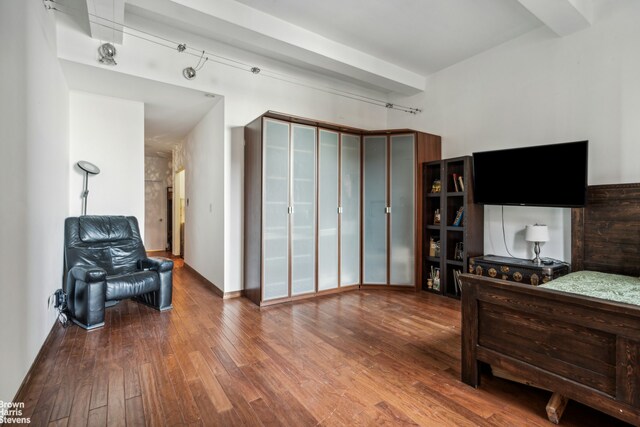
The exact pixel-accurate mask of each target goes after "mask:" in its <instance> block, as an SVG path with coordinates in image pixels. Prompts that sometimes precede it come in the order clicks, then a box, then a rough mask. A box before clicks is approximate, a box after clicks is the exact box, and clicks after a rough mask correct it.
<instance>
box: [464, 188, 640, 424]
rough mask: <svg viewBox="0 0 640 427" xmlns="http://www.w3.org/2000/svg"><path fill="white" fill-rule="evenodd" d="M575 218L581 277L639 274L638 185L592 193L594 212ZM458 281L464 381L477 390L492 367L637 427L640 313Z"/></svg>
mask: <svg viewBox="0 0 640 427" xmlns="http://www.w3.org/2000/svg"><path fill="white" fill-rule="evenodd" d="M571 217H572V218H571V219H572V227H571V228H572V229H571V232H572V242H573V243H572V265H573V270H574V271H577V270H597V271H605V272H610V273H619V274H627V275H635V276H640V184H619V185H606V186H590V187H589V188H588V191H587V205H586V206H585V207H584V208H580V209H572V214H571ZM461 279H462V380H463V381H464V382H465V383H467V384H469V385H471V386H474V387H477V386H478V385H479V384H480V375H479V374H480V366H481V365H482V364H489V363H490V364H491V365H492V367H493V369H494V370H496V369H497V370H500V371H502V372H504V373H506V375H507V376H508V375H511V376H513V377H514V378H519V379H522V380H524V381H525V382H527V383H529V384H533V385H536V386H538V387H542V388H546V389H548V390H551V391H553V392H554V393H555V394H554V396H559V395H562V396H564V397H565V398H569V399H573V400H576V401H578V402H581V403H583V404H585V405H588V406H591V407H593V408H595V409H598V410H600V411H602V412H605V413H607V414H609V415H612V416H614V417H616V418H619V419H621V420H623V421H626V422H629V423H632V424H634V425H639V424H640V307H636V306H632V305H628V304H621V303H615V302H610V301H605V300H601V299H596V298H589V297H583V296H578V295H572V294H567V293H563V292H558V291H554V290H550V289H544V288H538V287H533V286H529V285H523V284H519V283H514V282H507V281H504V280H498V279H491V278H488V277H482V276H474V275H470V274H465V275H462V276H461ZM565 402H566V400H565ZM560 412H561V410H560ZM560 415H561V414H560Z"/></svg>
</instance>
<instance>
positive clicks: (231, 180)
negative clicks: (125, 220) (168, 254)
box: [58, 15, 387, 292]
mask: <svg viewBox="0 0 640 427" xmlns="http://www.w3.org/2000/svg"><path fill="white" fill-rule="evenodd" d="M65 18H66V17H64V16H62V17H61V19H60V22H59V25H58V36H59V38H60V46H59V48H58V56H59V57H60V58H64V59H66V60H69V61H75V62H79V63H83V64H87V65H90V66H100V65H99V64H98V63H97V62H96V60H95V49H96V42H95V40H91V39H90V38H89V37H88V36H86V35H85V34H83V33H82V31H81V30H79V29H78V28H76V27H75V26H74V24H72V23H69V22H67V21H68V20H66V19H65ZM127 22H128V23H129V25H131V26H133V27H136V28H140V29H144V30H146V31H150V32H151V33H154V34H161V35H164V36H165V37H169V38H171V39H175V40H180V41H182V42H184V43H187V44H188V45H189V46H198V47H202V48H205V49H207V50H208V51H212V52H216V53H217V54H220V55H227V56H230V57H233V58H236V59H241V60H244V61H246V62H248V63H253V64H256V65H257V66H260V67H263V68H269V69H271V70H275V71H281V72H285V73H289V74H294V75H298V76H300V77H301V78H303V79H304V80H306V81H314V82H316V84H318V85H321V86H332V87H338V88H344V89H347V90H350V91H355V92H358V93H361V94H363V95H367V96H373V97H376V98H381V97H384V95H383V94H380V93H378V92H374V91H366V90H364V89H362V88H354V87H353V86H349V85H346V84H344V83H340V82H337V81H328V80H327V79H324V78H319V77H317V76H314V75H313V74H312V73H311V72H309V71H304V72H301V71H300V70H298V69H295V68H293V67H285V66H283V65H282V64H279V63H277V62H275V61H271V60H268V59H266V58H262V57H260V56H257V55H253V54H249V53H247V52H243V51H240V50H237V49H233V48H230V47H229V46H225V45H223V44H219V43H214V42H211V41H210V40H206V39H203V38H200V37H198V36H195V35H192V34H188V33H184V32H180V31H178V30H175V29H172V28H170V27H168V26H165V25H157V24H153V23H150V22H148V21H145V20H143V19H142V18H140V17H136V16H133V15H130V16H129V17H128V21H127ZM196 62H197V59H196ZM193 64H194V58H193V57H192V56H185V55H181V54H180V53H178V52H177V51H173V50H170V49H167V48H163V47H160V46H158V45H155V44H152V43H149V42H145V41H143V40H140V39H138V38H135V37H128V36H126V35H125V42H124V45H123V46H122V47H121V48H120V49H118V66H117V67H113V68H110V69H111V70H112V71H114V72H121V73H127V74H131V75H135V76H139V77H144V78H149V79H154V80H157V81H160V82H166V83H171V84H174V85H179V86H185V87H191V88H194V89H198V90H202V91H203V92H211V93H216V94H221V95H223V96H224V144H223V146H218V147H217V148H216V151H215V153H214V154H215V159H223V165H224V167H223V171H224V174H223V178H222V180H221V181H216V182H210V183H209V184H211V185H214V186H219V188H216V190H215V194H224V197H223V199H222V200H221V201H218V203H222V205H221V206H223V207H224V215H221V216H216V219H215V221H218V222H219V224H217V225H216V227H221V229H222V230H224V231H223V233H224V239H223V240H224V254H225V258H224V273H223V274H224V278H223V279H222V280H218V279H216V280H211V278H210V277H209V276H207V275H206V274H204V272H202V271H200V273H202V274H203V275H205V277H207V278H209V280H211V281H212V282H214V283H215V284H216V285H217V286H220V287H221V288H224V291H225V292H232V291H236V290H240V289H242V256H243V249H242V242H243V233H242V227H243V224H242V220H243V218H242V217H243V215H242V212H243V206H242V194H243V191H244V190H243V180H242V178H243V175H244V134H243V129H242V128H243V127H244V126H245V125H246V124H247V123H249V122H250V121H252V120H253V119H254V118H256V117H258V116H259V115H261V114H263V113H264V112H265V111H267V110H276V111H282V112H286V113H291V114H294V115H298V116H304V117H310V118H314V119H318V120H323V121H328V122H333V123H342V124H345V125H349V126H354V127H361V128H369V129H373V128H383V129H384V128H386V127H387V110H386V109H385V108H380V107H375V106H371V105H369V104H366V103H362V102H358V101H354V100H351V99H346V98H340V97H337V96H335V95H330V94H327V93H324V92H321V91H317V90H313V89H309V88H305V87H302V86H297V85H293V84H291V83H286V82H282V81H278V80H273V79H269V78H268V77H265V76H261V75H257V76H256V75H253V74H251V73H249V72H247V71H242V70H238V69H236V68H231V67H227V66H224V65H221V64H218V63H215V62H212V61H209V62H208V63H207V65H206V66H205V67H204V68H203V69H202V70H200V71H198V76H197V77H196V78H195V79H194V80H191V81H187V80H185V79H184V77H182V74H181V73H182V69H183V68H184V67H186V66H188V65H193ZM214 161H217V160H214ZM205 206H206V205H205ZM188 239H189V237H187V238H186V241H187V242H188V241H189V240H188ZM185 250H186V251H187V256H188V250H187V249H185ZM203 256H207V257H208V259H209V261H210V262H213V260H212V256H211V254H203ZM187 262H188V261H187ZM193 267H194V268H196V269H197V266H193Z"/></svg>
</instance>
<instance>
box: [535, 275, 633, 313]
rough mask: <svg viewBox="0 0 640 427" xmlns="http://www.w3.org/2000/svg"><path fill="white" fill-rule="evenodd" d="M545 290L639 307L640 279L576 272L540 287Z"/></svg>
mask: <svg viewBox="0 0 640 427" xmlns="http://www.w3.org/2000/svg"><path fill="white" fill-rule="evenodd" d="M542 287H544V288H546V289H555V290H556V291H562V292H569V293H572V294H579V295H586V296H589V297H594V298H602V299H606V300H610V301H617V302H624V303H627V304H634V305H640V278H637V277H630V276H621V275H619V274H608V273H600V272H597V271H576V272H575V273H571V274H567V275H566V276H562V277H558V278H557V279H555V280H552V281H551V282H549V283H546V284H544V285H542Z"/></svg>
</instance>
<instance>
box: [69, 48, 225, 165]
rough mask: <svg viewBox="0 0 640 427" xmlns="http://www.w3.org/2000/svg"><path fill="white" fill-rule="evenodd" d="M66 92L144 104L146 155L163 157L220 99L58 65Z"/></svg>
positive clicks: (105, 72)
mask: <svg viewBox="0 0 640 427" xmlns="http://www.w3.org/2000/svg"><path fill="white" fill-rule="evenodd" d="M60 62H61V64H62V69H63V70H64V74H65V77H66V78H67V84H68V85H69V89H73V90H81V91H85V92H91V93H95V94H98V95H105V96H111V97H115V98H124V99H130V100H133V101H139V102H143V103H144V137H145V153H146V154H148V155H160V156H164V155H166V153H169V152H171V150H172V149H173V147H175V146H176V145H177V144H179V143H180V141H181V140H182V138H184V137H185V136H186V135H187V134H188V133H189V131H191V130H192V129H193V128H194V126H195V125H196V124H198V122H199V121H200V120H201V119H202V117H204V115H205V114H206V113H207V112H208V111H209V110H211V107H213V106H214V105H215V104H216V103H217V102H218V101H219V100H220V99H221V97H219V96H215V97H214V98H210V97H207V96H205V94H204V92H201V91H198V90H193V89H188V88H185V87H180V86H174V85H170V84H166V83H160V82H158V81H155V80H147V79H142V78H139V77H134V76H130V75H127V74H123V73H118V72H115V71H111V70H108V69H104V68H98V67H91V66H88V65H83V64H79V63H76V62H70V61H66V60H61V61H60Z"/></svg>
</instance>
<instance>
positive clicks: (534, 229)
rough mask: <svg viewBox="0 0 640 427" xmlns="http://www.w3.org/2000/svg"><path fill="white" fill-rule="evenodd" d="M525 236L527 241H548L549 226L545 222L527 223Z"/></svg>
mask: <svg viewBox="0 0 640 427" xmlns="http://www.w3.org/2000/svg"><path fill="white" fill-rule="evenodd" d="M524 238H525V240H526V241H527V242H548V241H549V227H547V226H546V225H543V224H535V225H527V232H526V234H525V237H524Z"/></svg>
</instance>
